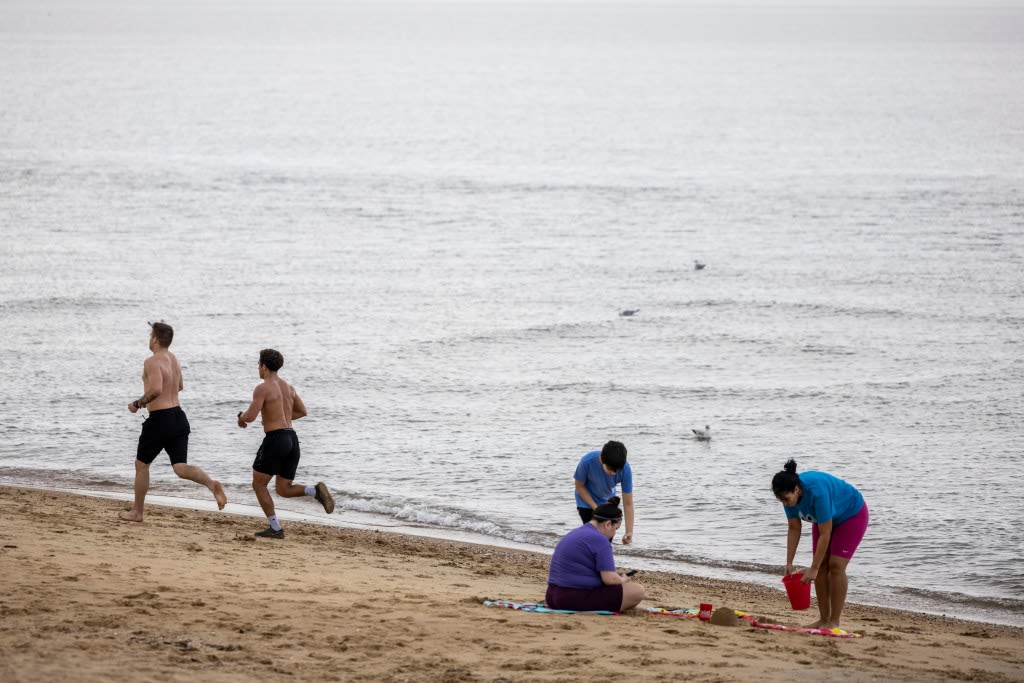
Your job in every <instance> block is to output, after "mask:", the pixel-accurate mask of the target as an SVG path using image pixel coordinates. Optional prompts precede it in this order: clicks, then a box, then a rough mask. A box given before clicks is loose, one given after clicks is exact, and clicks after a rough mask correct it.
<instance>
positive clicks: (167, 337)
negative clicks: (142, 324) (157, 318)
mask: <svg viewBox="0 0 1024 683" xmlns="http://www.w3.org/2000/svg"><path fill="white" fill-rule="evenodd" d="M149 326H150V327H151V328H153V336H154V337H155V338H156V340H157V343H159V344H160V346H162V347H164V348H165V349H166V348H167V347H168V346H170V345H171V342H172V341H174V328H173V327H171V326H170V325H168V324H167V323H165V322H158V323H150V324H149Z"/></svg>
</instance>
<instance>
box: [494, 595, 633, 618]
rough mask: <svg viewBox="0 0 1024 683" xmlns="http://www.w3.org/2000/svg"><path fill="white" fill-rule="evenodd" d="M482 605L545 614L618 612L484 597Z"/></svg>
mask: <svg viewBox="0 0 1024 683" xmlns="http://www.w3.org/2000/svg"><path fill="white" fill-rule="evenodd" d="M484 605H486V606H488V607H505V608H506V609H515V610H519V611H520V612H540V613H545V614H602V615H605V616H610V617H612V616H619V613H618V612H608V611H606V610H597V611H594V612H577V611H575V610H571V609H551V608H550V607H545V605H544V603H542V602H516V601H514V600H500V599H499V600H491V599H490V598H484Z"/></svg>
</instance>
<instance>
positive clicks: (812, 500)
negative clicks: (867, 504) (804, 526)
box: [783, 472, 864, 527]
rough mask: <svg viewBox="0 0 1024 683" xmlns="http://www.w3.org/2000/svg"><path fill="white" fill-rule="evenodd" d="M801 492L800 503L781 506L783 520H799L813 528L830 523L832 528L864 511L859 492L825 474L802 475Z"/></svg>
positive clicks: (838, 479) (862, 500)
mask: <svg viewBox="0 0 1024 683" xmlns="http://www.w3.org/2000/svg"><path fill="white" fill-rule="evenodd" d="M800 488H801V489H802V490H803V496H801V498H800V502H799V503H797V504H796V505H794V506H793V507H788V506H783V509H784V510H785V511H786V519H793V518H794V517H799V518H800V519H802V520H804V521H805V522H813V523H814V524H824V523H825V522H828V521H829V520H831V521H832V526H833V527H835V526H837V525H839V524H842V523H843V522H845V521H846V520H848V519H850V518H851V517H853V516H854V515H856V514H857V513H858V512H860V509H861V508H862V507H864V496H862V495H861V494H860V491H858V490H857V489H855V488H854V487H853V486H851V485H850V484H847V483H846V482H845V481H843V480H842V479H840V478H839V477H834V476H832V475H831V474H829V473H827V472H801V473H800Z"/></svg>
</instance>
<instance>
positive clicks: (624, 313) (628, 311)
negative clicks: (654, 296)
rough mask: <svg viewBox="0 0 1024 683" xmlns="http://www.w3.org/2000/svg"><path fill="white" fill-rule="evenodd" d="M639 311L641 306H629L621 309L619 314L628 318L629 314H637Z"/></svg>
mask: <svg viewBox="0 0 1024 683" xmlns="http://www.w3.org/2000/svg"><path fill="white" fill-rule="evenodd" d="M639 312H640V309H639V308H627V309H626V310H624V311H621V312H620V313H619V315H621V316H622V317H623V318H628V317H629V316H631V315H636V314H637V313H639Z"/></svg>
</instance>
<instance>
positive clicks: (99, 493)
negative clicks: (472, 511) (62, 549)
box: [0, 481, 1024, 628]
mask: <svg viewBox="0 0 1024 683" xmlns="http://www.w3.org/2000/svg"><path fill="white" fill-rule="evenodd" d="M5 487H6V488H25V489H32V490H39V491H56V492H62V493H68V494H71V495H81V496H87V497H97V498H102V499H107V500H112V501H131V499H132V494H131V492H130V486H129V489H128V491H127V492H126V491H125V489H124V486H120V485H119V486H117V487H116V488H113V487H112V488H109V489H102V488H101V489H90V488H80V487H67V486H58V487H56V488H54V487H52V486H44V485H41V484H40V485H36V484H32V483H25V482H22V481H17V482H8V483H4V482H0V490H2V489H3V488H5ZM233 500H234V499H233ZM146 501H147V506H148V505H149V504H155V505H163V506H167V507H174V508H181V509H194V510H202V511H206V512H216V511H217V508H216V505H215V504H214V502H213V500H212V498H211V499H207V498H193V497H188V496H169V495H161V494H154V493H152V492H151V493H150V494H149V495H148V496H147V497H146ZM275 502H276V503H277V504H278V517H279V518H281V519H282V521H289V522H296V521H301V522H306V523H309V524H315V525H323V526H327V527H333V528H351V529H370V530H379V531H386V532H388V533H398V534H407V535H411V536H417V537H424V538H429V539H434V540H437V541H455V542H462V543H469V544H475V545H482V546H487V547H494V548H497V549H504V550H518V551H523V552H533V553H539V554H542V555H547V556H548V557H550V554H551V548H547V547H545V546H541V545H537V544H533V543H528V542H520V541H514V540H511V539H506V538H501V537H495V536H490V535H486V534H481V533H478V532H474V531H470V530H465V529H459V528H448V527H443V526H435V525H431V524H426V523H422V524H421V523H416V522H406V521H402V520H398V519H392V518H389V517H387V516H386V515H382V514H377V513H371V512H360V511H353V510H344V511H339V512H338V513H337V514H335V515H331V516H324V515H323V514H322V512H320V509H319V506H317V507H316V512H313V513H305V512H300V511H296V510H290V509H286V508H282V507H281V505H282V504H283V505H288V504H289V502H290V501H288V499H278V498H275ZM221 512H222V513H223V514H230V515H234V516H237V517H239V518H245V517H252V518H254V519H255V520H257V521H256V522H255V525H256V526H259V525H261V524H262V523H263V522H264V517H263V513H262V511H261V510H260V509H259V506H258V505H257V504H256V503H255V499H253V502H252V504H245V503H236V502H229V503H228V505H227V507H225V509H224V510H223V511H221ZM254 528H255V527H254ZM631 550H632V547H627V546H622V545H616V557H617V561H618V563H619V564H620V565H624V566H626V565H628V566H629V567H630V568H639V569H641V570H642V571H644V572H645V573H650V572H651V571H657V572H662V573H666V574H674V575H680V576H685V577H691V578H694V579H700V580H712V581H714V580H722V581H727V582H735V583H740V584H751V585H756V586H759V587H762V588H766V589H768V590H778V592H779V593H780V594H783V595H784V591H783V589H782V586H781V584H779V583H777V581H776V580H775V579H776V577H774V576H771V577H768V578H766V577H765V576H763V575H762V574H761V573H759V572H755V571H746V572H745V571H742V570H737V569H731V568H728V567H721V566H718V565H693V564H689V563H685V562H681V561H673V560H663V559H658V558H651V557H647V556H644V555H636V554H633V553H632V552H630V551H631ZM854 580H856V579H854ZM876 592H877V591H876ZM873 594H875V593H873ZM878 595H879V596H880V597H879V598H878V599H879V600H880V601H879V602H864V601H862V600H858V598H857V597H856V596H855V597H853V598H851V599H850V600H849V601H848V603H847V605H858V606H862V607H878V608H881V609H884V608H886V606H887V602H888V603H891V604H898V605H900V607H898V608H896V609H898V610H900V611H904V612H912V613H915V614H923V615H928V616H935V617H949V614H948V612H949V611H951V610H953V609H956V608H957V607H960V608H962V609H964V610H965V613H964V614H962V615H960V616H958V617H950V618H956V619H958V620H961V621H968V622H972V623H979V624H991V625H996V626H1009V627H1016V628H1024V623H1021V620H1020V619H1016V620H1015V619H1014V618H1013V614H1012V613H1007V614H1005V615H1004V614H1002V613H996V614H993V613H992V609H991V608H988V609H986V608H984V607H979V606H977V605H974V604H964V605H959V606H958V605H945V604H942V603H939V602H931V603H929V602H928V600H927V598H924V599H922V598H916V599H917V600H920V601H922V603H921V604H913V603H910V604H908V602H907V596H906V595H901V594H899V593H898V592H897V593H894V594H887V593H885V592H884V589H883V590H882V592H878ZM911 599H912V600H913V599H914V598H913V596H911ZM973 599H975V598H972V600H973ZM1004 612H1005V610H1004Z"/></svg>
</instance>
